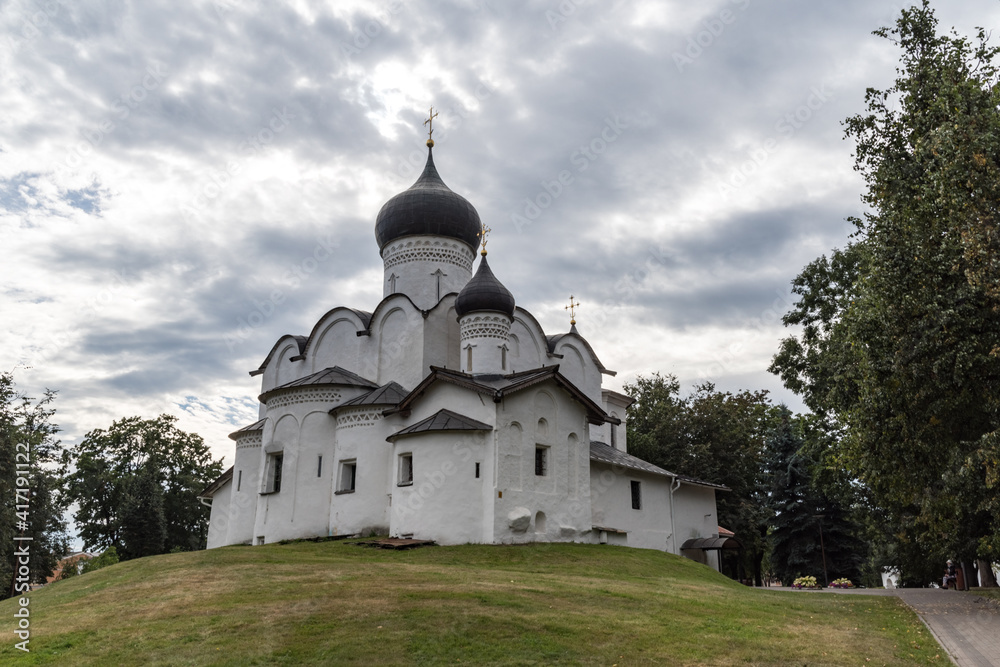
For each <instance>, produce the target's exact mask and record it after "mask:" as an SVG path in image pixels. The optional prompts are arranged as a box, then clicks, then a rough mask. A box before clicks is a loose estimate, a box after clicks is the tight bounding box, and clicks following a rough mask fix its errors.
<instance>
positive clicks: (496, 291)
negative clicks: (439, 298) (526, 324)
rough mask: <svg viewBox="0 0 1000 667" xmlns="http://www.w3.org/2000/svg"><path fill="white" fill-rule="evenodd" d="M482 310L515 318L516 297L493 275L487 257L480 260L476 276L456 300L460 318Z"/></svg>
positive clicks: (484, 256)
mask: <svg viewBox="0 0 1000 667" xmlns="http://www.w3.org/2000/svg"><path fill="white" fill-rule="evenodd" d="M484 252H485V251H484ZM481 310H493V311H497V312H501V313H504V314H505V315H507V316H508V317H514V295H513V294H511V293H510V290H509V289H507V288H506V287H504V286H503V283H501V282H500V281H499V280H497V277H496V276H495V275H493V271H492V270H490V265H489V263H488V262H487V261H486V255H483V258H482V260H480V262H479V268H478V269H477V270H476V275H474V276H472V280H470V281H469V282H468V283H466V284H465V287H463V288H462V291H461V292H459V293H458V298H457V299H455V312H456V313H457V314H458V316H459V317H461V316H462V315H465V314H466V313H473V312H477V311H481Z"/></svg>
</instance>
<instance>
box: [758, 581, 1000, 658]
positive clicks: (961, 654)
mask: <svg viewBox="0 0 1000 667" xmlns="http://www.w3.org/2000/svg"><path fill="white" fill-rule="evenodd" d="M768 590H772V591H780V590H795V589H787V588H780V587H775V588H769V589H768ZM802 592H806V591H802ZM809 592H812V591H809ZM817 592H818V591H817ZM822 592H824V593H837V594H838V595H895V596H896V597H898V598H899V599H901V600H902V601H903V602H905V603H906V604H907V605H908V606H909V607H910V608H911V609H913V610H914V611H915V612H917V615H918V616H920V618H921V620H923V622H924V625H926V626H927V628H928V629H929V630H930V631H931V634H933V635H934V637H935V639H937V640H938V643H939V644H941V646H943V647H944V649H945V650H946V651H947V652H948V654H949V655H950V656H951V659H952V661H953V662H954V663H955V664H956V665H958V666H959V667H1000V603H998V601H996V600H991V599H988V598H982V597H980V596H978V595H976V594H975V593H974V592H968V593H963V592H960V591H955V590H941V589H938V588H893V589H888V590H886V589H881V588H869V589H864V588H863V589H849V590H840V589H835V588H826V589H823V591H822Z"/></svg>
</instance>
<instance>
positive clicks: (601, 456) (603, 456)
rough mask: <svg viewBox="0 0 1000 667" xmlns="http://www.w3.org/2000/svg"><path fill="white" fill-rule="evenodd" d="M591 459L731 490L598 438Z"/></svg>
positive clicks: (686, 481)
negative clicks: (656, 464)
mask: <svg viewBox="0 0 1000 667" xmlns="http://www.w3.org/2000/svg"><path fill="white" fill-rule="evenodd" d="M590 460H591V461H600V462H601V463H607V464H608V465H613V466H621V467H622V468H628V469H629V470H638V471H640V472H648V473H649V474H651V475H661V476H664V477H675V478H677V479H678V480H680V481H681V482H682V483H683V484H692V485H694V486H707V487H710V488H713V489H719V490H720V491H729V487H728V486H724V485H722V484H715V483H713V482H706V481H705V480H703V479H698V478H696V477H689V476H687V475H678V474H676V473H672V472H670V471H668V470H664V469H663V468H660V467H659V466H654V465H653V464H652V463H649V462H648V461H643V460H642V459H640V458H638V457H635V456H632V455H631V454H626V453H625V452H623V451H621V450H620V449H615V448H614V447H612V446H611V445H608V444H606V443H603V442H598V441H596V440H591V442H590Z"/></svg>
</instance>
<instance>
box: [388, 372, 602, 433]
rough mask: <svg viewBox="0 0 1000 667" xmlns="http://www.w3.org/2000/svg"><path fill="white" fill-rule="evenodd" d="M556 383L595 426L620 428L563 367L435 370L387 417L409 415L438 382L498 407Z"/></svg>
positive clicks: (389, 411) (391, 410)
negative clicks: (543, 384)
mask: <svg viewBox="0 0 1000 667" xmlns="http://www.w3.org/2000/svg"><path fill="white" fill-rule="evenodd" d="M548 380H552V381H553V382H555V383H556V385H557V386H559V387H561V388H562V389H563V390H565V391H566V393H568V394H569V395H570V397H572V398H573V399H574V400H576V401H577V402H579V403H581V404H582V405H583V406H584V408H585V409H586V410H587V419H588V420H589V421H590V423H591V424H603V423H606V422H607V423H612V424H620V423H621V420H620V419H618V418H616V417H612V416H610V415H609V414H608V413H606V412H605V411H604V409H603V408H601V406H599V405H598V404H597V403H595V402H594V401H592V400H590V398H588V397H587V395H586V394H584V393H583V392H582V391H580V389H578V388H577V386H576V385H574V384H573V383H572V382H570V381H569V380H568V379H566V378H565V377H563V376H562V375H560V373H559V366H558V365H556V366H543V367H542V368H536V369H532V370H527V371H520V372H518V373H511V374H509V375H499V374H489V375H487V374H480V375H473V374H469V373H462V372H461V371H455V370H452V369H450V368H441V367H439V366H431V372H430V374H429V375H428V376H427V377H425V378H424V379H423V380H422V381H421V382H420V384H419V385H417V386H416V388H415V389H414V390H413V391H411V392H410V394H409V395H408V396H407V397H406V398H405V399H403V400H402V401H400V403H399V405H397V406H396V407H395V408H392V409H390V410H386V411H385V413H384V414H386V415H390V414H395V413H397V412H406V411H408V410H410V409H411V407H412V405H413V404H414V403H415V402H416V401H417V400H419V398H420V397H421V396H423V394H424V392H425V391H427V389H428V388H429V387H430V386H431V385H432V384H434V383H435V382H439V381H442V382H448V383H450V384H454V385H457V386H459V387H464V388H466V389H469V390H471V391H475V392H478V393H480V394H483V395H485V396H489V397H490V398H492V399H493V402H494V403H499V402H500V401H502V400H503V399H504V397H505V396H507V395H510V394H514V393H516V392H518V391H521V390H522V389H527V388H528V387H532V386H534V385H536V384H539V383H541V382H545V381H548Z"/></svg>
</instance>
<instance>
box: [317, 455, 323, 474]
mask: <svg viewBox="0 0 1000 667" xmlns="http://www.w3.org/2000/svg"><path fill="white" fill-rule="evenodd" d="M316 476H317V477H322V476H323V455H322V454H320V455H319V456H318V457H317V459H316Z"/></svg>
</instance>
